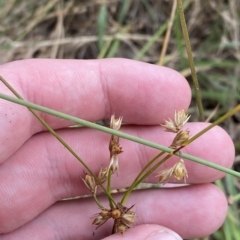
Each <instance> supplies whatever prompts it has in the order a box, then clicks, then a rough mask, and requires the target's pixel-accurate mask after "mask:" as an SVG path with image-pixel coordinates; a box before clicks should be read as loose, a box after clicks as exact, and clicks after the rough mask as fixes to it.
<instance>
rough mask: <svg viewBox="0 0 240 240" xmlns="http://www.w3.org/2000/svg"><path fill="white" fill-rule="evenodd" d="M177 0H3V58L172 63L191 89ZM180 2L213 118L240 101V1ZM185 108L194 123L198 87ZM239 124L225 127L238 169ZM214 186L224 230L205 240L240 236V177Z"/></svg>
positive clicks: (237, 118) (239, 116)
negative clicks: (220, 195)
mask: <svg viewBox="0 0 240 240" xmlns="http://www.w3.org/2000/svg"><path fill="white" fill-rule="evenodd" d="M174 2H175V0H38V1H35V0H28V1H27V0H8V1H7V0H0V63H1V64H3V63H6V62H9V61H14V60H19V59H25V58H68V59H69V58H71V59H96V58H109V57H122V58H129V59H135V60H140V61H144V62H148V63H151V64H161V65H164V66H167V67H170V68H173V69H175V70H177V71H179V72H181V73H182V74H183V75H184V76H185V77H186V78H187V80H188V81H189V83H190V85H191V86H192V79H191V71H190V69H189V64H188V59H187V55H186V51H185V45H184V41H183V37H182V32H181V26H180V22H179V18H178V13H177V11H176V10H175V9H174ZM183 5H184V12H185V17H186V20H187V25H188V31H189V37H190V41H191V45H192V53H193V56H194V60H195V65H196V71H197V75H198V79H199V83H200V87H201V94H202V98H203V106H204V111H205V117H206V118H209V119H210V121H213V120H215V119H217V118H218V117H219V116H221V115H222V114H223V113H225V112H227V111H228V110H230V109H231V108H233V107H234V106H236V105H237V104H238V103H239V100H240V94H239V89H240V1H239V0H210V1H201V0H183ZM171 13H172V19H171ZM169 22H170V23H171V22H172V23H173V25H172V29H171V28H170V27H171V24H169ZM167 30H169V31H170V33H171V35H170V37H169V38H166V37H165V36H166V33H167ZM164 39H165V43H167V44H168V45H165V46H167V49H166V52H165V53H164V52H162V49H163V46H164ZM188 113H190V114H191V115H192V118H191V120H192V121H197V120H198V119H199V116H198V111H197V108H196V102H195V94H194V91H193V100H192V104H191V107H190V109H189V112H188ZM239 121H240V114H236V115H235V116H234V117H232V118H230V119H228V120H227V121H225V123H223V124H222V126H223V127H224V128H225V129H226V131H227V132H228V133H229V134H230V136H231V137H232V139H233V141H234V143H235V147H236V159H235V163H234V166H233V168H234V169H235V170H238V171H239V170H240V141H239V139H240V124H239ZM216 184H217V185H218V186H219V187H221V188H222V189H223V191H224V192H225V194H226V197H227V198H228V200H229V212H228V217H227V219H226V221H225V223H224V225H223V226H222V227H221V229H220V230H219V231H217V232H216V233H214V234H213V235H211V236H206V238H204V239H214V240H216V239H224V240H225V239H227V240H228V239H229V240H238V239H240V221H239V220H240V214H239V213H240V210H239V200H240V191H239V190H240V181H239V180H237V179H236V178H233V177H231V176H227V177H225V179H224V180H222V181H218V182H216ZM189 227H190V226H189Z"/></svg>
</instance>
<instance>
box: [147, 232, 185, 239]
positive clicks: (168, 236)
mask: <svg viewBox="0 0 240 240" xmlns="http://www.w3.org/2000/svg"><path fill="white" fill-rule="evenodd" d="M146 240H182V238H181V237H180V236H179V235H178V234H176V233H175V232H172V231H171V232H170V231H167V230H161V231H158V232H154V233H152V234H151V235H150V236H148V237H147V238H146Z"/></svg>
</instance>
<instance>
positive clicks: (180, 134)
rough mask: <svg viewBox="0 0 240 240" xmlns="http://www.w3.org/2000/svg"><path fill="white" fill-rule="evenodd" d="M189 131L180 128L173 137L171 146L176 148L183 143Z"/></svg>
mask: <svg viewBox="0 0 240 240" xmlns="http://www.w3.org/2000/svg"><path fill="white" fill-rule="evenodd" d="M189 137H190V132H189V131H188V130H181V131H179V132H178V133H177V135H176V137H175V138H174V139H173V142H172V144H171V146H170V147H171V148H174V149H176V148H178V147H181V146H183V145H184V143H186V142H187V141H188V140H189Z"/></svg>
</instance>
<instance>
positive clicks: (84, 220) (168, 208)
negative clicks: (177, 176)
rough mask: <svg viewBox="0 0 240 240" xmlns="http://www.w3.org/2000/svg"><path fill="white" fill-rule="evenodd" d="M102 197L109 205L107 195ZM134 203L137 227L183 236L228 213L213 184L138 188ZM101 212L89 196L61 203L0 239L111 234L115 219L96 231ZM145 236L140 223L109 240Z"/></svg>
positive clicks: (209, 227) (213, 226) (204, 231)
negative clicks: (159, 227)
mask: <svg viewBox="0 0 240 240" xmlns="http://www.w3.org/2000/svg"><path fill="white" fill-rule="evenodd" d="M115 197H117V196H115ZM117 198H119V197H117ZM99 199H100V201H101V202H102V204H103V205H104V206H106V207H107V206H108V204H107V200H106V199H105V197H100V198H99ZM132 204H135V206H134V208H133V210H134V211H136V214H137V215H136V221H135V224H134V226H137V225H140V224H146V223H147V224H157V225H162V226H165V227H167V228H170V229H172V230H173V231H175V232H177V233H178V234H179V235H180V236H181V237H182V238H195V237H203V236H206V235H209V234H210V233H212V232H214V231H216V230H217V229H218V228H219V227H220V226H221V224H222V223H223V221H224V219H225V216H226V213H227V201H226V198H225V196H224V194H223V193H222V192H221V190H219V189H218V188H217V187H216V186H214V185H212V184H203V185H195V186H189V187H181V188H177V189H153V190H141V191H136V192H134V193H133V195H131V197H130V199H129V200H128V201H127V206H131V205H132ZM98 212H99V209H98V207H97V206H96V205H95V204H94V202H93V201H90V200H89V199H82V200H75V201H68V202H59V203H57V204H55V205H53V206H52V207H50V208H49V209H47V210H46V211H44V212H43V213H42V214H40V215H39V216H38V217H37V218H35V219H34V220H33V221H31V222H29V223H28V224H26V225H25V226H23V227H21V228H19V229H17V230H16V231H13V232H11V233H9V234H5V235H2V236H1V239H2V240H15V239H17V238H16V237H19V239H35V240H38V239H39V240H40V239H49V240H51V239H58V240H61V239H72V240H74V239H84V240H88V239H89V240H90V239H91V240H94V239H102V238H104V237H106V236H108V235H109V234H110V232H111V228H112V221H111V220H108V221H107V222H106V223H105V224H104V225H103V226H101V227H100V228H99V229H97V230H95V226H91V222H92V218H91V217H93V216H94V214H96V213H98ZM145 227H146V226H145ZM138 235H139V238H136V236H138ZM146 237H147V232H144V227H142V229H141V226H139V227H138V232H136V231H134V228H133V229H131V230H130V231H129V233H128V232H126V234H123V236H122V235H121V234H117V235H115V236H114V238H113V236H112V237H108V238H106V240H107V239H109V240H110V239H114V240H118V239H123V240H127V239H140V240H141V239H146Z"/></svg>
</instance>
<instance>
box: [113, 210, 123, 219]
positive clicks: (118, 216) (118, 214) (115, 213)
mask: <svg viewBox="0 0 240 240" xmlns="http://www.w3.org/2000/svg"><path fill="white" fill-rule="evenodd" d="M111 215H112V218H113V219H118V218H120V217H121V215H122V213H121V211H120V210H119V209H116V208H115V209H113V210H112V212H111Z"/></svg>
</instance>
